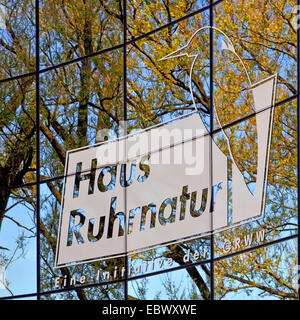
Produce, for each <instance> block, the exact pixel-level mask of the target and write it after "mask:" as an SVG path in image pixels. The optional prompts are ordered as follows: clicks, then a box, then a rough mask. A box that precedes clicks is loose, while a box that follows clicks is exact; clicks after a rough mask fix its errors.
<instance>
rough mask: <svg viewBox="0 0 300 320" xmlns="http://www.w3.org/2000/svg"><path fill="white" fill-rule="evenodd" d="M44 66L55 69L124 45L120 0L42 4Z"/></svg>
mask: <svg viewBox="0 0 300 320" xmlns="http://www.w3.org/2000/svg"><path fill="white" fill-rule="evenodd" d="M40 2H41V4H40V35H41V36H40V42H41V65H42V66H43V65H45V66H49V65H56V64H59V63H62V62H66V61H70V60H72V59H75V58H78V57H84V56H87V55H90V54H92V53H95V52H98V51H101V50H103V49H106V48H110V47H113V46H116V45H118V44H120V43H121V41H122V36H123V31H122V19H123V17H122V4H123V1H121V0H105V1H97V0H87V1H73V0H67V1H62V0H54V1H44V0H42V1H40Z"/></svg>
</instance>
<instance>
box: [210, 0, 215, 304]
mask: <svg viewBox="0 0 300 320" xmlns="http://www.w3.org/2000/svg"><path fill="white" fill-rule="evenodd" d="M213 8H214V4H213V0H210V7H209V26H210V29H209V59H210V66H209V90H210V99H209V110H210V126H209V130H210V137H211V139H210V151H209V153H210V189H211V206H210V207H211V210H210V211H211V212H210V215H211V220H210V221H211V229H213V214H212V213H213V204H214V193H213V160H212V159H213V154H212V143H213V131H214V126H213V125H214V119H213V115H214V112H213V90H214V81H213V71H214V70H213V63H214V59H213V54H214V50H213V41H214V36H213V29H212V27H213V24H214V18H213ZM214 286H215V282H214V235H213V234H211V236H210V299H211V300H214V299H215V294H214Z"/></svg>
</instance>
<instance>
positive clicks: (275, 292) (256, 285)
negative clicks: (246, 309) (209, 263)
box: [214, 239, 298, 300]
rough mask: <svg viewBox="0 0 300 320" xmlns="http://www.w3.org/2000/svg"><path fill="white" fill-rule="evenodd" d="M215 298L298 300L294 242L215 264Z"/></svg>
mask: <svg viewBox="0 0 300 320" xmlns="http://www.w3.org/2000/svg"><path fill="white" fill-rule="evenodd" d="M214 276H215V296H216V299H228V300H234V299H237V300H261V299H268V300H270V299H278V300H279V299H288V300H294V299H298V266H297V240H296V239H294V240H290V241H286V242H281V243H279V244H276V245H271V246H268V247H265V248H260V249H257V250H253V251H250V252H247V253H245V254H240V255H237V256H234V257H232V258H228V259H222V260H220V261H218V262H216V263H215V267H214Z"/></svg>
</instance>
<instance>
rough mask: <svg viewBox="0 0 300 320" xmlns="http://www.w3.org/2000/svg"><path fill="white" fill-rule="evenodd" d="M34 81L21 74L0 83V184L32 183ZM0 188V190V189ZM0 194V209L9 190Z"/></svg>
mask: <svg viewBox="0 0 300 320" xmlns="http://www.w3.org/2000/svg"><path fill="white" fill-rule="evenodd" d="M35 118H36V111H35V81H34V77H24V78H20V79H19V80H13V81H9V82H4V83H1V84H0V187H1V188H2V189H5V188H8V187H12V186H17V185H21V184H22V183H32V182H35V167H36V163H35V162H36V161H35V143H36V141H35V134H36V129H35ZM2 189H1V190H2ZM1 192H2V195H1V196H0V211H1V209H2V210H4V209H5V206H6V202H7V200H8V196H9V192H8V193H7V191H5V190H3V191H1Z"/></svg>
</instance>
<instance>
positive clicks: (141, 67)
mask: <svg viewBox="0 0 300 320" xmlns="http://www.w3.org/2000/svg"><path fill="white" fill-rule="evenodd" d="M208 21H209V19H208V16H207V12H204V13H203V14H198V15H196V16H195V17H192V18H189V19H187V20H184V21H183V22H181V23H178V24H175V25H173V26H172V27H170V29H163V30H160V31H159V32H156V33H155V34H152V35H150V36H148V37H145V38H143V39H142V40H139V41H136V42H134V43H132V44H131V45H129V46H128V50H127V52H128V53H127V70H128V71H127V77H128V79H127V81H128V83H127V87H128V91H127V99H128V101H127V103H128V105H127V106H128V118H129V120H130V122H129V125H128V127H132V128H135V129H142V128H146V127H149V126H151V125H154V124H158V123H161V122H164V121H167V120H170V119H172V118H175V117H178V116H181V115H183V114H187V113H190V112H192V111H195V110H196V111H199V112H200V116H201V118H202V121H203V122H204V124H205V126H206V128H207V129H209V95H210V92H209V78H210V74H209V65H210V61H209V28H203V29H202V27H206V26H207V25H208ZM197 30H198V31H199V32H198V33H197V34H196V35H194V37H193V38H192V40H191V42H190V43H189V40H190V39H191V37H192V36H193V34H194V33H195V32H196V31H197ZM177 50H179V51H177ZM187 54H190V55H192V54H197V59H196V60H193V59H192V57H194V56H190V57H188V56H187ZM191 69H193V72H192V75H191V80H192V81H191V83H190V72H191ZM191 91H192V94H191Z"/></svg>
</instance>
